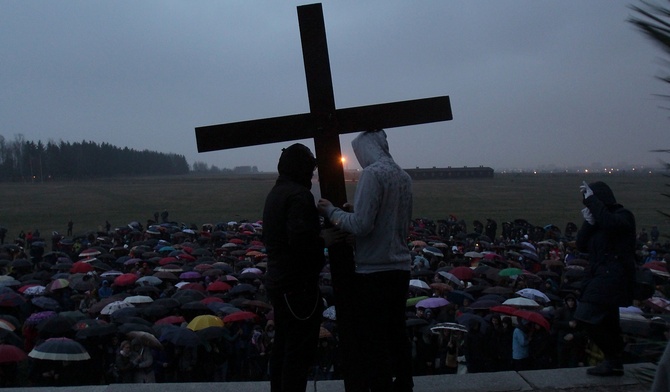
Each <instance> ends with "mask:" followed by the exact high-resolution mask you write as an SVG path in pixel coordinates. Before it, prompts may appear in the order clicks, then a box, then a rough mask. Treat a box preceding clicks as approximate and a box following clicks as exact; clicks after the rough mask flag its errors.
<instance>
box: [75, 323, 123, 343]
mask: <svg viewBox="0 0 670 392" xmlns="http://www.w3.org/2000/svg"><path fill="white" fill-rule="evenodd" d="M117 332H118V328H117V326H116V325H115V324H111V323H110V324H99V325H92V326H89V327H87V328H84V329H80V330H78V331H77V334H76V335H75V338H76V339H79V340H83V339H91V338H99V337H106V336H110V335H114V334H116V333H117Z"/></svg>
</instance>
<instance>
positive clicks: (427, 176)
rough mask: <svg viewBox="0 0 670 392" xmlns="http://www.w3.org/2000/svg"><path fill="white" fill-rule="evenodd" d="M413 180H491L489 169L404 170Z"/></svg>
mask: <svg viewBox="0 0 670 392" xmlns="http://www.w3.org/2000/svg"><path fill="white" fill-rule="evenodd" d="M405 171H406V172H407V174H409V175H410V177H412V179H413V180H443V179H451V178H493V169H492V168H490V167H484V166H479V167H467V166H464V167H433V168H426V169H423V168H418V167H417V168H415V169H405Z"/></svg>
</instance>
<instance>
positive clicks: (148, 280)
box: [135, 275, 163, 286]
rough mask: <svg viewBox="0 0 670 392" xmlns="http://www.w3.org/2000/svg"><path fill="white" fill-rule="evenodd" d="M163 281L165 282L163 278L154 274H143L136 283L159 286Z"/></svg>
mask: <svg viewBox="0 0 670 392" xmlns="http://www.w3.org/2000/svg"><path fill="white" fill-rule="evenodd" d="M161 283H163V281H162V280H161V278H159V277H157V276H152V275H147V276H143V277H141V278H139V279H137V280H136V281H135V284H139V285H143V284H148V285H151V286H158V285H159V284H161Z"/></svg>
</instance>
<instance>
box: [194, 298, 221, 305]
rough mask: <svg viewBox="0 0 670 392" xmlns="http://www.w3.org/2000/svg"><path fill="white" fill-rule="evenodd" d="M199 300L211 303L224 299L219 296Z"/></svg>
mask: <svg viewBox="0 0 670 392" xmlns="http://www.w3.org/2000/svg"><path fill="white" fill-rule="evenodd" d="M200 302H202V303H203V304H211V303H212V302H224V301H223V300H222V299H221V298H219V297H207V298H204V299H201V300H200Z"/></svg>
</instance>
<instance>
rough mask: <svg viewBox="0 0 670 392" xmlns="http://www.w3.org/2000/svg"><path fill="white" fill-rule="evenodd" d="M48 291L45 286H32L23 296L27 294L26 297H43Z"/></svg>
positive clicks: (24, 291)
mask: <svg viewBox="0 0 670 392" xmlns="http://www.w3.org/2000/svg"><path fill="white" fill-rule="evenodd" d="M46 291H47V288H46V287H45V286H40V285H36V286H30V287H28V288H26V289H25V290H23V294H25V295H43V294H44V293H46Z"/></svg>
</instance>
